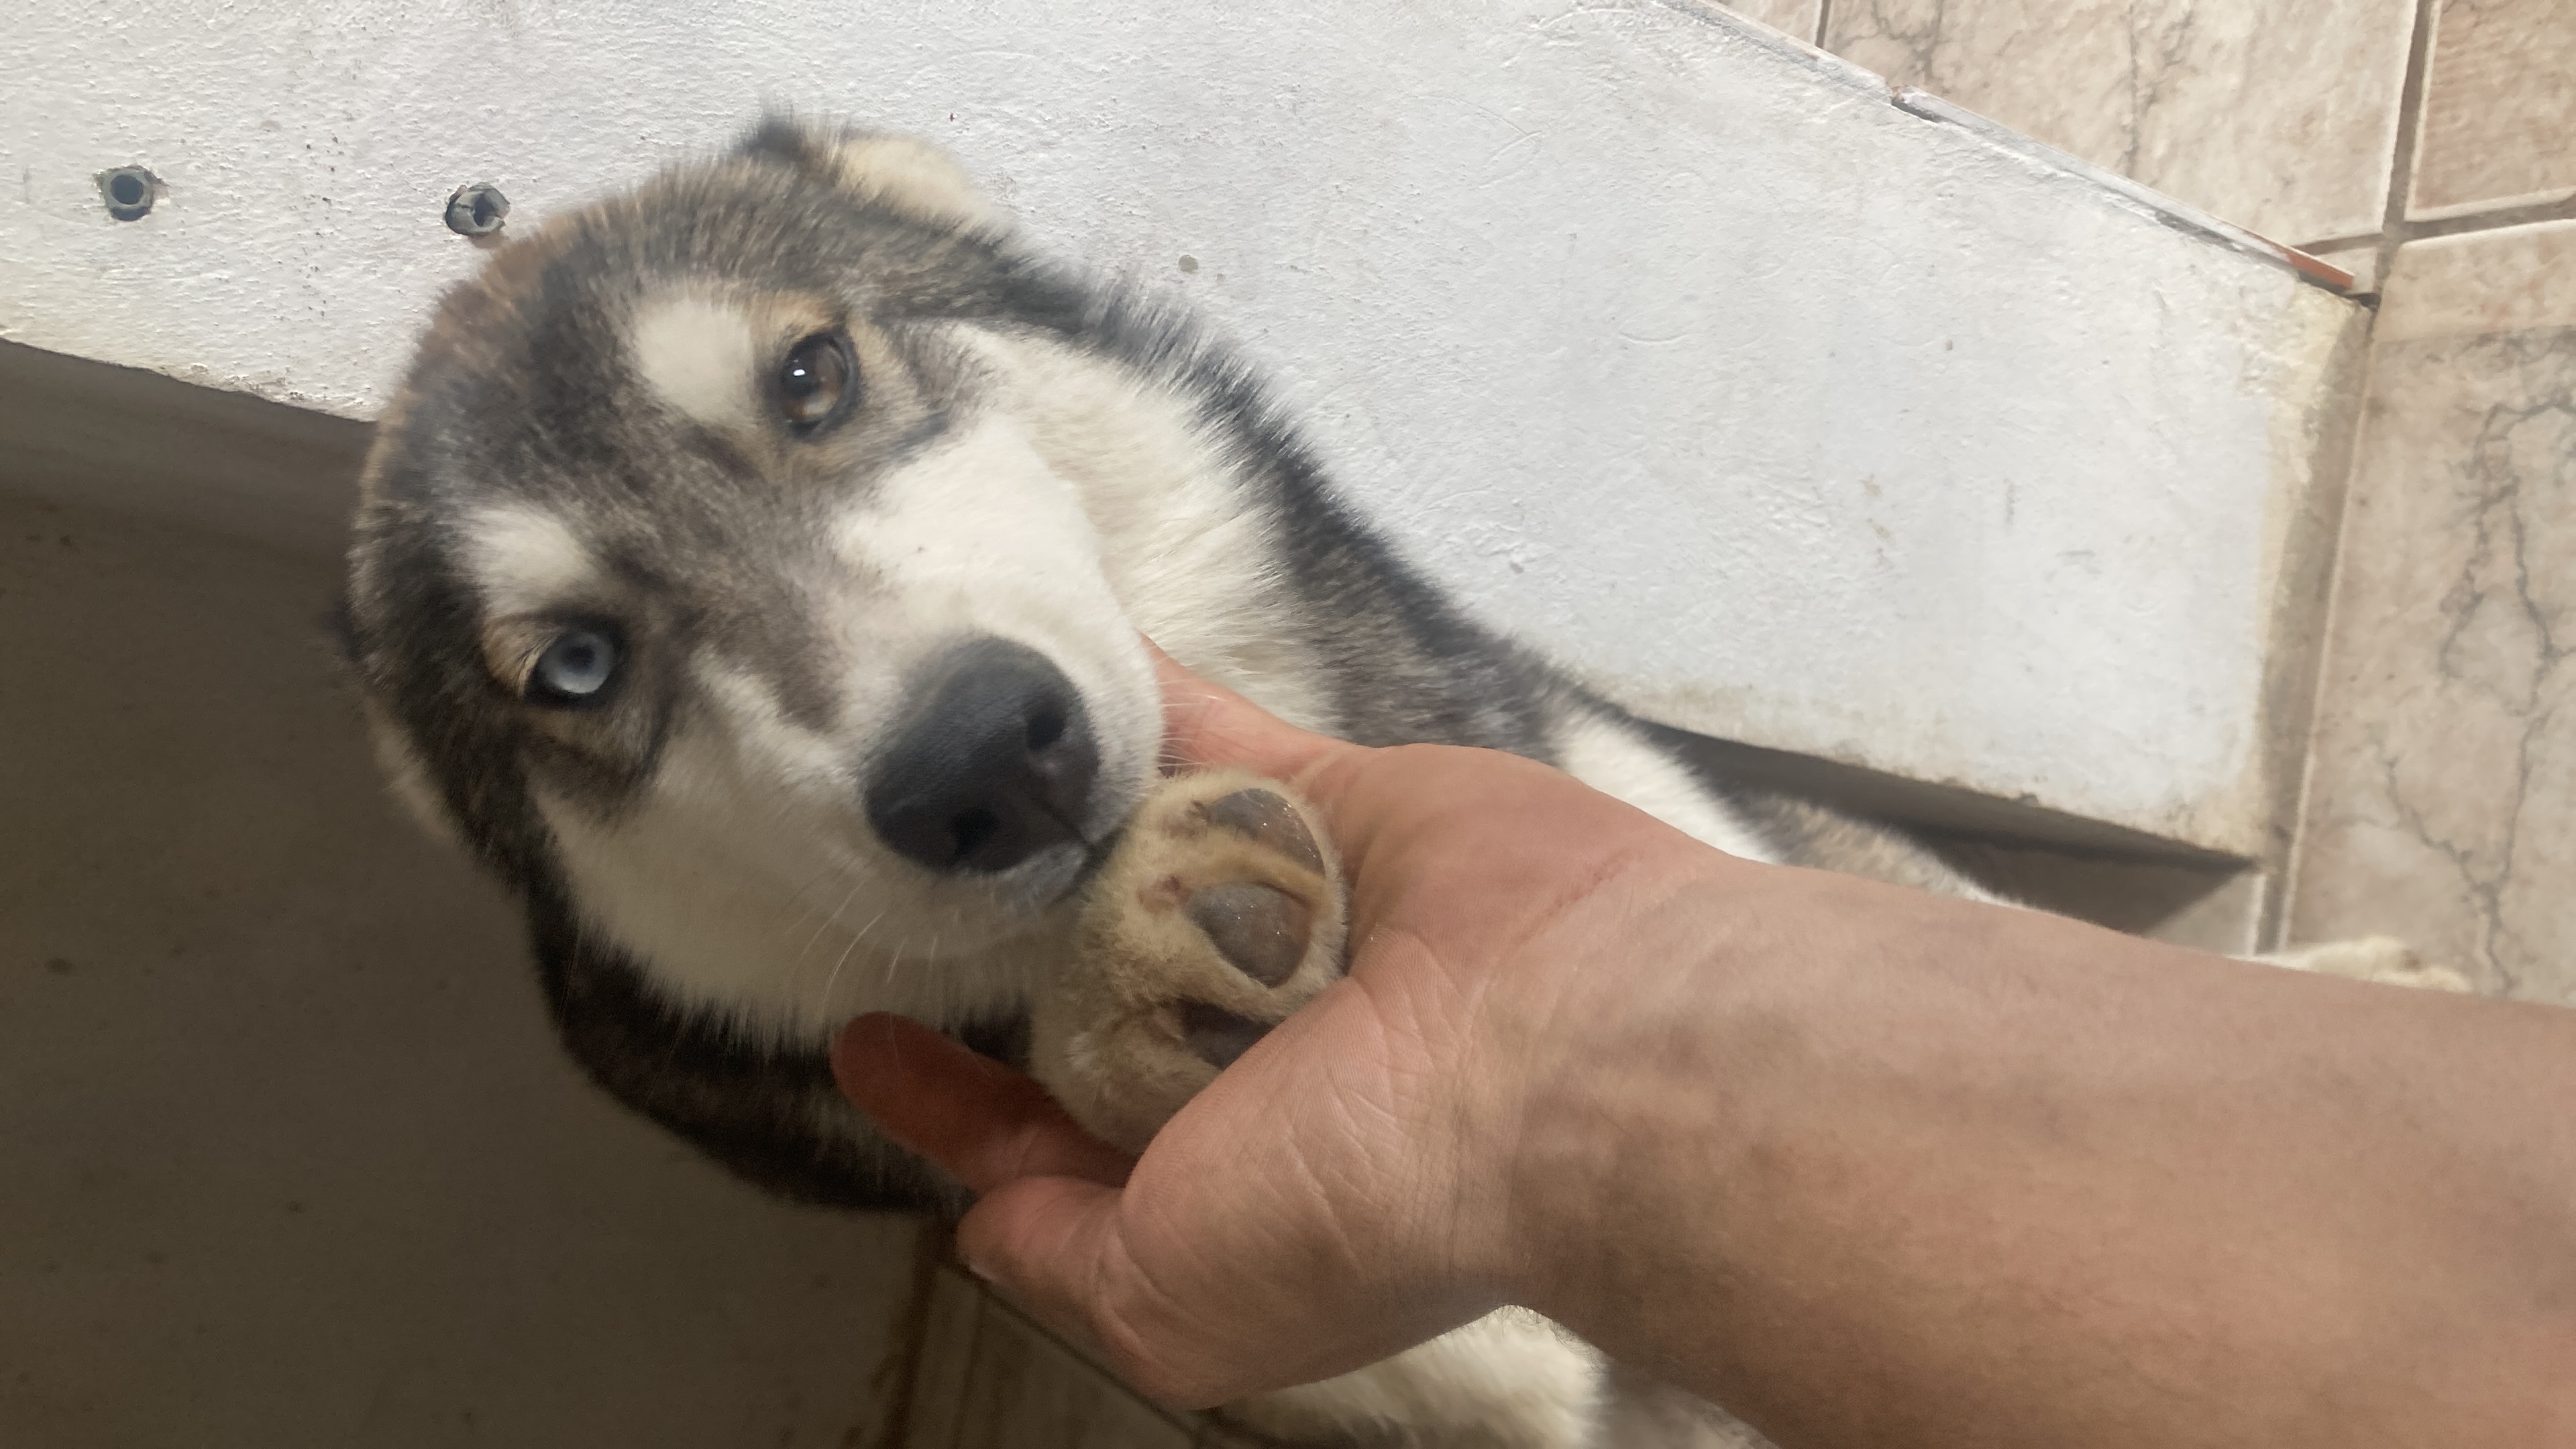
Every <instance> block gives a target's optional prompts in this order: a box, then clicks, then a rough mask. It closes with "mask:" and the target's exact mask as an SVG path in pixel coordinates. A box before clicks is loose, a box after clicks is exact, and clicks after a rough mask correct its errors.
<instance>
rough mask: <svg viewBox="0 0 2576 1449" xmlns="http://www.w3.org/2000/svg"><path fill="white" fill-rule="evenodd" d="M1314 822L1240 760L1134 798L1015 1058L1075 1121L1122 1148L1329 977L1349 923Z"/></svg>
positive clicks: (1150, 1132) (1145, 1134)
mask: <svg viewBox="0 0 2576 1449" xmlns="http://www.w3.org/2000/svg"><path fill="white" fill-rule="evenodd" d="M1346 922H1347V908H1346V906H1345V903H1344V899H1343V895H1342V879H1341V871H1340V868H1339V867H1338V866H1337V865H1336V864H1335V861H1334V858H1333V850H1332V844H1331V841H1330V839H1329V837H1327V836H1326V835H1325V833H1324V827H1323V825H1322V823H1321V821H1320V820H1319V819H1318V818H1317V817H1316V816H1315V815H1314V814H1313V813H1312V812H1311V811H1310V810H1309V809H1308V808H1307V807H1306V806H1305V805H1304V804H1302V803H1300V802H1299V801H1298V800H1297V798H1296V796H1295V795H1294V794H1292V793H1291V792H1290V791H1289V790H1287V789H1286V788H1285V787H1283V786H1281V785H1279V784H1278V783H1276V782H1275V781H1267V780H1263V779H1261V778H1259V777H1258V776H1254V775H1250V774H1246V773H1244V772H1243V771H1239V770H1217V771H1208V772H1204V773H1200V774H1194V775H1176V776H1172V777H1169V778H1167V779H1165V780H1164V781H1162V783H1161V784H1159V785H1158V786H1157V787H1155V789H1154V790H1153V791H1152V792H1151V793H1149V794H1148V795H1147V796H1146V798H1145V799H1144V800H1142V801H1140V802H1139V803H1138V804H1137V807H1136V810H1135V813H1134V814H1133V815H1132V816H1130V817H1129V819H1128V823H1127V828H1126V830H1124V831H1123V832H1121V834H1120V837H1119V841H1118V844H1117V846H1116V847H1115V848H1114V849H1113V850H1112V851H1111V852H1110V855H1109V858H1108V859H1107V860H1105V861H1103V862H1102V863H1101V865H1100V868H1099V873H1098V875H1097V876H1096V877H1095V878H1094V880H1093V882H1092V885H1091V888H1090V890H1089V891H1088V892H1086V893H1085V897H1084V900H1083V904H1082V908H1081V911H1080V914H1079V916H1078V918H1077V920H1076V922H1075V928H1074V932H1073V940H1072V942H1071V945H1072V947H1073V950H1072V952H1071V954H1070V955H1069V957H1068V958H1067V959H1066V960H1065V962H1064V964H1063V965H1062V967H1061V968H1059V970H1058V972H1057V975H1056V977H1055V979H1054V981H1053V982H1052V983H1051V984H1050V985H1049V986H1048V987H1047V989H1046V990H1045V991H1044V992H1043V993H1042V994H1041V995H1040V997H1039V998H1038V1001H1037V1002H1036V1005H1035V1010H1034V1011H1033V1012H1032V1013H1031V1016H1030V1046H1029V1061H1030V1066H1031V1068H1032V1069H1033V1071H1034V1072H1035V1074H1036V1076H1037V1078H1038V1080H1039V1081H1041V1082H1044V1083H1045V1084H1046V1086H1047V1089H1048V1090H1049V1091H1051V1092H1053V1093H1055V1096H1056V1100H1057V1101H1059V1102H1061V1103H1063V1104H1064V1106H1065V1108H1066V1109H1067V1110H1068V1111H1070V1112H1072V1113H1073V1115H1074V1118H1075V1120H1077V1121H1079V1122H1081V1123H1082V1124H1083V1125H1084V1126H1085V1127H1088V1128H1089V1129H1091V1131H1092V1132H1094V1133H1095V1134H1097V1135H1098V1136H1099V1137H1100V1138H1101V1139H1102V1140H1103V1141H1107V1142H1111V1143H1114V1144H1116V1145H1118V1146H1120V1147H1124V1148H1127V1149H1129V1150H1130V1151H1135V1150H1140V1149H1142V1148H1143V1146H1144V1145H1145V1144H1146V1143H1147V1142H1149V1141H1151V1140H1152V1139H1153V1136H1154V1132H1155V1129H1157V1128H1159V1127H1160V1126H1161V1125H1162V1124H1163V1123H1164V1122H1165V1121H1167V1120H1169V1118H1170V1117H1171V1115H1172V1114H1173V1113H1174V1112H1176V1111H1179V1110H1180V1107H1181V1104H1182V1103H1183V1102H1186V1101H1188V1100H1189V1098H1190V1095H1191V1094H1192V1093H1194V1092H1196V1091H1198V1090H1199V1089H1200V1088H1201V1087H1204V1086H1206V1085H1207V1084H1208V1083H1209V1082H1211V1081H1213V1080H1215V1078H1216V1075H1217V1074H1218V1073H1219V1072H1222V1071H1224V1070H1225V1069H1226V1068H1227V1067H1229V1066H1231V1065H1233V1064H1234V1062H1235V1061H1236V1060H1237V1059H1238V1058H1240V1057H1241V1056H1242V1055H1243V1054H1244V1053H1245V1052H1247V1051H1250V1050H1251V1049H1252V1045H1253V1043H1255V1042H1257V1041H1260V1040H1261V1039H1262V1038H1263V1037H1264V1036H1265V1035H1267V1034H1268V1033H1269V1031H1270V1029H1271V1028H1272V1027H1274V1026H1276V1025H1278V1024H1279V1022H1281V1021H1282V1020H1284V1019H1286V1018H1287V1017H1288V1016H1289V1015H1290V1014H1291V1013H1292V1012H1294V1011H1296V1010H1297V1009H1298V1008H1299V1007H1301V1006H1303V1005H1304V1004H1305V1003H1307V1002H1309V1001H1312V1000H1313V999H1314V998H1315V997H1316V996H1317V995H1318V994H1320V993H1321V992H1323V991H1324V990H1325V989H1326V988H1327V987H1329V986H1331V984H1332V983H1333V982H1334V981H1336V980H1338V979H1340V977H1341V973H1342V942H1343V938H1344V936H1345V934H1346V932H1347V930H1348V926H1347V923H1346Z"/></svg>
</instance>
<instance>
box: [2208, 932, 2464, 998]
mask: <svg viewBox="0 0 2576 1449" xmlns="http://www.w3.org/2000/svg"><path fill="white" fill-rule="evenodd" d="M2254 959H2255V960H2257V961H2261V962H2263V963H2264V964H2266V965H2270V966H2286V967H2288V968H2290V969H2291V970H2293V971H2315V972H2318V973H2321V974H2323V975H2327V976H2344V977H2349V978H2351V979H2352V980H2355V981H2377V982H2380V983H2383V984H2385V985H2389V986H2418V987H2422V988H2424V989H2426V990H2428V991H2459V992H2467V991H2470V990H2472V989H2474V988H2472V987H2471V986H2470V985H2469V979H2468V978H2467V977H2465V976H2463V975H2461V974H2460V973H2459V972H2457V971H2454V970H2452V969H2451V968H2450V967H2448V966H2436V965H2433V964H2431V963H2429V962H2427V961H2425V960H2424V958H2423V957H2421V956H2418V955H2417V954H2415V950H2414V948H2413V947H2411V946H2408V945H2407V944H2406V943H2405V942H2403V941H2400V940H2398V939H2396V938H2395V937H2393V936H2361V937H2357V938H2355V939H2353V940H2349V941H2323V942H2319V943H2318V944H2316V945H2313V946H2291V947H2288V948H2285V949H2283V950H2279V951H2273V952H2269V953H2267V954H2265V955H2261V956H2257V957H2255V958H2254Z"/></svg>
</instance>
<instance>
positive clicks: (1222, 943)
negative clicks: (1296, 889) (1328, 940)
mask: <svg viewBox="0 0 2576 1449" xmlns="http://www.w3.org/2000/svg"><path fill="white" fill-rule="evenodd" d="M1246 793H1247V794H1248V793H1251V792H1249V791H1247V792H1246ZM1290 823H1292V824H1293V823H1295V817H1294V816H1291V817H1290ZM1300 833H1303V832H1302V829H1301V831H1300ZM1182 909H1183V910H1184V911H1186V912H1187V913H1188V915H1189V918H1190V921H1191V923H1192V924H1194V925H1196V926H1197V927H1198V928H1199V929H1200V930H1201V931H1204V932H1206V933H1207V938H1208V940H1210V941H1212V942H1214V943H1215V944H1216V949H1217V952H1218V954H1219V955H1222V956H1224V957H1225V959H1226V961H1227V963H1228V964H1229V965H1231V966H1233V967H1234V969H1235V970H1237V971H1240V972H1242V973H1243V974H1244V975H1246V976H1249V977H1251V978H1252V979H1253V980H1255V981H1258V982H1260V983H1261V984H1262V985H1264V986H1276V985H1278V984H1279V983H1280V982H1282V981H1285V980H1287V979H1288V977H1289V974H1290V973H1292V972H1294V971H1295V970H1296V969H1297V963H1298V962H1300V961H1302V960H1304V959H1305V958H1306V941H1307V938H1308V937H1309V936H1310V935H1311V934H1313V930H1314V924H1315V913H1314V912H1313V911H1312V910H1310V909H1308V908H1307V905H1306V903H1305V902H1304V901H1301V900H1299V899H1297V898H1296V897H1295V896H1292V895H1290V894H1288V893H1287V892H1286V891H1283V890H1280V889H1278V888H1277V887H1275V886H1266V885H1263V884H1261V883H1260V882H1259V881H1230V882H1228V883H1226V884H1224V885H1212V886H1208V887H1206V888H1204V889H1202V890H1200V891H1199V892H1197V893H1196V894H1194V895H1192V896H1191V897H1190V900H1189V904H1188V905H1186V906H1184V907H1182Z"/></svg>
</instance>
